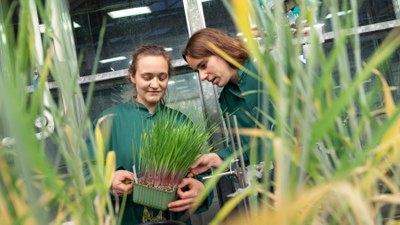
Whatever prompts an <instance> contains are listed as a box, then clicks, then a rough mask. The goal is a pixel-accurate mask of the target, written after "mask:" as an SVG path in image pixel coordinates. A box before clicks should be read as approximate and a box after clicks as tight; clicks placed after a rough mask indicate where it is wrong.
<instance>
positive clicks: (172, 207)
mask: <svg viewBox="0 0 400 225" xmlns="http://www.w3.org/2000/svg"><path fill="white" fill-rule="evenodd" d="M194 200H195V198H188V199H180V200H177V201H173V202H170V203H168V210H169V211H172V212H181V211H184V210H187V209H190V207H191V206H192V204H193V202H194Z"/></svg>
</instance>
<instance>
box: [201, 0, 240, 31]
mask: <svg viewBox="0 0 400 225" xmlns="http://www.w3.org/2000/svg"><path fill="white" fill-rule="evenodd" d="M222 2H223V1H220V0H203V1H202V4H203V12H204V20H205V21H206V27H212V28H216V29H219V30H222V31H224V32H226V33H228V34H230V35H232V36H235V35H236V33H237V32H236V28H235V25H234V23H233V20H232V18H231V15H230V14H229V12H228V11H227V9H226V8H225V6H224V4H223V3H222Z"/></svg>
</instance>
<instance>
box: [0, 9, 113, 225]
mask: <svg viewBox="0 0 400 225" xmlns="http://www.w3.org/2000/svg"><path fill="white" fill-rule="evenodd" d="M5 2H6V1H2V4H1V8H0V36H1V38H0V71H1V74H0V111H1V113H0V121H1V124H0V139H1V140H2V143H1V145H0V167H1V172H0V175H1V176H0V209H1V210H0V218H1V220H2V222H1V223H2V224H61V223H63V222H67V221H73V222H74V224H116V214H115V212H114V209H113V208H112V205H111V200H110V197H109V185H110V182H111V173H112V171H113V170H114V168H113V162H114V159H113V158H114V157H113V154H112V153H111V154H110V155H108V156H105V155H104V152H102V150H103V146H102V137H101V136H100V135H97V139H95V138H94V135H93V134H92V132H91V123H90V120H89V118H87V117H85V115H84V114H83V113H82V112H81V111H79V109H83V111H85V109H86V106H85V104H84V101H83V97H82V92H81V90H80V87H79V84H78V82H77V78H78V76H79V74H78V71H79V70H78V63H77V59H76V55H75V52H74V43H73V39H72V38H71V35H72V33H71V27H72V26H71V21H70V18H69V17H68V6H67V4H66V2H65V1H46V4H45V5H43V4H42V2H43V1H12V4H11V5H9V6H8V5H7V4H6V3H5ZM15 15H17V16H15ZM38 16H39V18H40V20H41V21H42V22H43V23H44V24H45V27H46V31H45V33H44V34H43V35H42V36H41V35H40V33H39V31H38V29H34V27H33V26H34V24H33V22H35V21H36V22H38V20H39V18H38ZM16 17H18V23H15V21H13V19H14V18H16ZM61 25H62V26H61ZM39 43H40V44H39ZM35 71H37V72H38V74H39V75H40V76H39V78H38V79H37V80H34V79H33V77H34V75H35ZM50 75H51V76H52V78H53V79H54V82H55V83H56V85H57V87H58V97H59V98H58V99H59V101H58V102H55V101H54V99H53V98H52V97H51V95H50V91H49V89H48V88H47V79H48V77H49V76H50ZM36 81H37V85H36V84H35V85H31V84H34V83H35V82H36ZM44 119H46V120H47V122H48V123H49V124H51V125H52V126H54V127H55V129H54V130H52V129H49V127H47V126H46V123H38V121H46V120H44ZM35 124H37V126H38V128H35ZM46 132H47V133H46ZM37 133H40V134H37ZM88 133H89V138H88V139H87V138H86V137H87V136H88V135H87V134H88ZM44 134H46V135H44ZM47 135H49V136H48V137H47ZM86 140H91V141H90V142H92V143H94V144H93V146H94V147H93V152H92V153H90V152H88V151H87V143H86ZM96 140H97V143H98V144H97V145H96V144H95V142H96ZM54 155H57V157H54ZM94 158H96V160H97V161H98V162H104V161H106V164H103V163H98V164H93V163H92V161H91V160H92V159H94ZM84 170H85V171H86V172H87V173H86V175H87V176H85V173H84ZM87 177H91V182H90V183H88V182H86V179H87Z"/></svg>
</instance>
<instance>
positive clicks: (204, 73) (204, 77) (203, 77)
mask: <svg viewBox="0 0 400 225" xmlns="http://www.w3.org/2000/svg"><path fill="white" fill-rule="evenodd" d="M199 77H200V80H206V79H207V73H206V71H204V70H199Z"/></svg>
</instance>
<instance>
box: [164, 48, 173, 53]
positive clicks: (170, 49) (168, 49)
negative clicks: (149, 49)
mask: <svg viewBox="0 0 400 225" xmlns="http://www.w3.org/2000/svg"><path fill="white" fill-rule="evenodd" d="M164 50H165V51H167V52H172V50H173V48H164Z"/></svg>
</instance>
